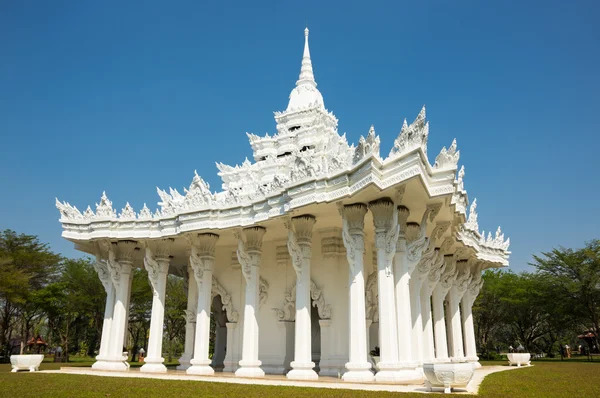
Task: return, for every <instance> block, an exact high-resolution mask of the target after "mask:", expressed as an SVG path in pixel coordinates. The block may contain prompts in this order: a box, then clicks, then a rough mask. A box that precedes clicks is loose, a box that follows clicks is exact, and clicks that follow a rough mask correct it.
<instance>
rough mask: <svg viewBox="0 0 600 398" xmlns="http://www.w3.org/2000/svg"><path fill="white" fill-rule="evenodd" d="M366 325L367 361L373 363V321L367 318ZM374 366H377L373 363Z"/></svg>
mask: <svg viewBox="0 0 600 398" xmlns="http://www.w3.org/2000/svg"><path fill="white" fill-rule="evenodd" d="M365 322H366V325H367V330H366V332H367V361H369V362H371V358H370V356H371V333H370V332H371V325H372V324H373V320H371V319H369V318H367V319H366V321H365ZM371 365H372V366H375V364H374V363H372V362H371Z"/></svg>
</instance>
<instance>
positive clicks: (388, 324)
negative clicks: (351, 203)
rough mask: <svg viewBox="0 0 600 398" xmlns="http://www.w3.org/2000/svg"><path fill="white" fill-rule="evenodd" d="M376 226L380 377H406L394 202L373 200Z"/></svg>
mask: <svg viewBox="0 0 600 398" xmlns="http://www.w3.org/2000/svg"><path fill="white" fill-rule="evenodd" d="M369 208H370V209H371V212H372V213H373V223H374V227H375V246H376V248H377V287H378V292H379V295H378V297H379V302H378V304H379V349H380V361H379V364H377V369H378V372H377V373H376V374H375V380H376V381H382V382H400V381H404V379H403V375H402V374H401V373H400V368H401V365H400V363H399V362H398V333H397V322H396V300H395V294H394V272H393V269H392V262H393V259H394V255H395V254H396V244H397V242H398V234H399V227H398V213H397V209H396V206H395V205H394V202H393V201H392V200H391V199H389V198H383V199H380V200H377V201H374V202H371V203H369Z"/></svg>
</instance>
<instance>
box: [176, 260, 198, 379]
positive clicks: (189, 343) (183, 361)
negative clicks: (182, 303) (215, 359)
mask: <svg viewBox="0 0 600 398" xmlns="http://www.w3.org/2000/svg"><path fill="white" fill-rule="evenodd" d="M186 279H187V285H188V298H187V309H186V310H185V344H184V351H183V354H182V355H181V358H179V366H177V370H187V368H189V367H190V361H191V360H192V358H193V357H194V340H195V334H196V311H197V310H196V309H197V305H198V284H197V282H196V279H195V278H194V270H193V269H192V266H191V265H188V267H187V278H186Z"/></svg>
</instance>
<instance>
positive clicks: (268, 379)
mask: <svg viewBox="0 0 600 398" xmlns="http://www.w3.org/2000/svg"><path fill="white" fill-rule="evenodd" d="M511 369H517V368H516V367H510V366H484V367H482V368H479V369H477V370H475V374H474V375H473V379H472V380H471V382H470V383H469V385H468V386H467V389H466V390H462V391H460V390H459V391H457V393H462V394H477V391H478V390H479V385H480V384H481V382H482V381H483V379H484V378H485V377H486V376H487V375H489V374H492V373H495V372H501V371H505V370H511ZM39 373H59V374H78V375H88V376H104V377H132V378H141V379H159V380H188V381H191V380H194V381H208V382H213V383H236V384H254V385H263V386H293V387H314V388H339V389H346V390H366V391H391V392H423V393H424V392H427V390H426V389H425V386H424V384H423V382H422V381H418V380H415V381H414V382H413V383H407V384H381V383H346V382H343V381H341V380H340V379H338V378H335V377H319V380H318V381H296V380H288V379H287V378H286V377H285V376H278V375H266V376H265V377H264V378H262V379H246V378H242V377H236V376H235V375H234V374H233V373H215V375H214V376H192V375H188V374H186V373H185V371H182V370H169V371H168V372H167V373H162V374H152V373H142V372H140V371H139V369H132V370H130V371H127V372H111V371H102V370H92V369H91V368H83V367H62V368H61V369H60V370H43V371H41V372H39Z"/></svg>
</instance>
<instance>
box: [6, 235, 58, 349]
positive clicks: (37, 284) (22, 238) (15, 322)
mask: <svg viewBox="0 0 600 398" xmlns="http://www.w3.org/2000/svg"><path fill="white" fill-rule="evenodd" d="M61 260H62V258H61V256H59V255H58V254H55V253H53V252H52V251H51V250H50V249H49V248H48V245H47V244H45V243H41V242H40V241H39V240H38V238H37V237H36V236H33V235H26V234H17V233H16V232H14V231H12V230H8V229H7V230H4V231H2V232H0V355H1V354H4V355H5V356H7V354H8V353H9V350H10V348H11V347H10V346H9V342H10V339H11V337H12V336H13V335H14V334H15V333H20V335H21V338H22V340H23V342H24V343H25V342H26V340H27V339H28V338H29V333H30V329H31V327H32V323H33V322H34V320H35V319H36V318H38V317H39V316H41V313H40V311H39V309H38V308H37V307H36V305H35V300H34V299H33V298H34V296H35V294H36V292H38V291H39V290H41V289H43V288H44V287H45V286H47V285H48V284H49V283H50V282H52V281H53V280H55V279H56V277H57V272H58V270H59V266H60V264H61Z"/></svg>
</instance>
